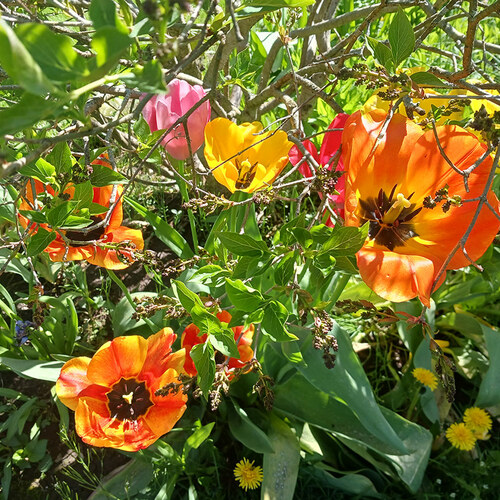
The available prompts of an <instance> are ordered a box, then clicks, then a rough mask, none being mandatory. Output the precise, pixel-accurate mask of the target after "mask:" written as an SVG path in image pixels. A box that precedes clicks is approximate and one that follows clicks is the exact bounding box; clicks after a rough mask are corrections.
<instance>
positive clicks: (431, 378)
mask: <svg viewBox="0 0 500 500" xmlns="http://www.w3.org/2000/svg"><path fill="white" fill-rule="evenodd" d="M411 373H412V375H413V376H414V377H415V378H416V379H417V380H418V381H419V382H420V383H421V384H423V385H426V386H427V387H428V388H429V389H430V390H431V391H433V390H434V389H435V388H436V387H437V385H438V379H437V377H436V375H434V373H432V372H431V371H430V370H427V369H426V368H415V369H414V370H413V371H412V372H411Z"/></svg>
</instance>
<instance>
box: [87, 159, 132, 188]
mask: <svg viewBox="0 0 500 500" xmlns="http://www.w3.org/2000/svg"><path fill="white" fill-rule="evenodd" d="M126 180H127V178H126V177H125V176H124V175H122V174H120V172H116V171H115V170H113V169H111V168H109V167H106V166H105V165H96V164H94V165H92V173H91V174H90V183H91V184H92V185H93V186H96V187H103V186H109V185H110V184H122V183H123V181H126Z"/></svg>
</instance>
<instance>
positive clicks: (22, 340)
mask: <svg viewBox="0 0 500 500" xmlns="http://www.w3.org/2000/svg"><path fill="white" fill-rule="evenodd" d="M35 326H36V325H35V323H33V322H32V321H21V320H18V321H16V326H15V333H16V336H15V339H16V343H17V345H18V346H22V345H25V344H27V343H28V342H29V334H30V331H29V330H30V329H31V328H33V327H35Z"/></svg>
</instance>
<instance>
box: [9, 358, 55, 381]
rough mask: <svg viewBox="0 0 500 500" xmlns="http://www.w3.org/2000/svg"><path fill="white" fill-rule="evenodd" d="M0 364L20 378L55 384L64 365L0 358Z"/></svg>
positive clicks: (53, 362) (52, 362) (51, 362)
mask: <svg viewBox="0 0 500 500" xmlns="http://www.w3.org/2000/svg"><path fill="white" fill-rule="evenodd" d="M0 364H2V365H4V366H6V367H7V368H10V369H11V370H12V371H13V372H15V373H17V374H18V375H20V376H21V377H25V378H33V379H37V380H47V381H48V382H55V381H56V380H57V379H58V378H59V373H61V368H62V366H63V364H64V363H63V362H62V361H38V360H31V359H29V360H28V359H13V358H6V357H4V356H0Z"/></svg>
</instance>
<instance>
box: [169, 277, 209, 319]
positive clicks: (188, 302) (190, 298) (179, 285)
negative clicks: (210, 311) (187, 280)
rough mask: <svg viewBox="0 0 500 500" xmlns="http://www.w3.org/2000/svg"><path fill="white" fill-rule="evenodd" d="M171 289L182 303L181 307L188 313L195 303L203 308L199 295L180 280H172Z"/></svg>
mask: <svg viewBox="0 0 500 500" xmlns="http://www.w3.org/2000/svg"><path fill="white" fill-rule="evenodd" d="M172 290H173V292H174V294H175V296H176V297H177V298H178V299H179V302H180V303H181V304H182V307H184V309H186V311H187V312H188V313H189V314H191V311H192V309H193V307H194V306H195V305H197V306H199V307H201V308H202V309H205V306H204V305H203V302H202V301H201V299H200V297H198V295H196V293H194V292H192V291H191V290H190V289H189V288H188V287H187V286H186V285H185V284H184V283H183V282H182V281H178V280H172Z"/></svg>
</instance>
